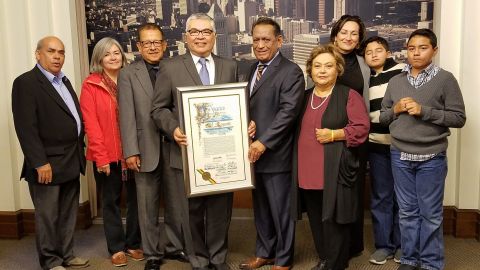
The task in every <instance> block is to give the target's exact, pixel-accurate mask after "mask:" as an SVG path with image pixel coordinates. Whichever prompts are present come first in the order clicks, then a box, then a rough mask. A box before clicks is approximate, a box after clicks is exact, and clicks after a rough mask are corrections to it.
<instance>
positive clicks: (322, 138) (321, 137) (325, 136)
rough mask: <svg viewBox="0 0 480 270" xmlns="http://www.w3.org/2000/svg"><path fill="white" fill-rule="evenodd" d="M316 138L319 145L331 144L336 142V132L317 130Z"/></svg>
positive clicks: (327, 129)
mask: <svg viewBox="0 0 480 270" xmlns="http://www.w3.org/2000/svg"><path fill="white" fill-rule="evenodd" d="M315 137H316V138H317V141H318V142H319V143H330V142H333V141H335V131H334V130H332V129H329V128H321V129H320V128H316V129H315Z"/></svg>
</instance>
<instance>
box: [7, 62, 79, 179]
mask: <svg viewBox="0 0 480 270" xmlns="http://www.w3.org/2000/svg"><path fill="white" fill-rule="evenodd" d="M64 84H65V86H66V87H67V88H68V91H69V92H70V94H71V95H72V98H73V100H74V102H75V106H76V108H77V112H78V114H79V115H80V120H81V121H82V115H81V111H80V106H79V103H78V98H77V95H76V94H75V92H74V91H73V87H72V85H71V83H70V81H68V79H66V77H65V79H64ZM12 112H13V121H14V124H15V130H16V132H17V137H18V140H19V141H20V146H21V147H22V151H23V154H24V156H25V160H24V163H23V168H22V173H21V176H20V177H21V178H25V179H26V180H27V181H29V182H37V180H38V179H37V178H38V176H37V171H36V169H35V168H37V167H40V166H42V165H45V164H47V163H50V165H51V167H52V171H53V178H52V183H51V184H60V183H64V182H67V181H71V180H75V179H77V178H78V176H79V175H80V173H82V174H84V173H85V154H84V147H85V144H84V141H83V137H84V128H83V121H82V128H81V131H80V135H78V134H77V123H76V121H75V118H74V117H73V115H72V114H71V112H70V110H69V109H68V107H67V105H66V104H65V102H64V101H63V99H62V97H60V95H59V94H58V93H57V91H56V90H55V88H54V87H53V86H52V84H51V83H50V82H49V81H48V79H47V77H45V75H43V73H42V72H41V71H40V69H39V68H38V67H37V66H35V67H34V68H33V69H32V70H30V71H28V72H26V73H24V74H22V75H20V76H19V77H17V78H16V79H15V81H14V82H13V88H12Z"/></svg>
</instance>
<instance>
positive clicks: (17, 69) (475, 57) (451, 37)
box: [0, 0, 480, 211]
mask: <svg viewBox="0 0 480 270" xmlns="http://www.w3.org/2000/svg"><path fill="white" fill-rule="evenodd" d="M80 2H81V1H80V0H77V1H76V0H15V1H13V0H0V36H1V37H2V38H3V41H2V42H0V59H2V65H0V67H1V70H0V89H3V91H0V152H1V153H2V154H3V155H2V162H0V172H2V174H1V177H2V178H1V181H2V188H1V189H0V211H15V210H19V209H32V208H33V206H32V203H31V200H30V196H29V194H28V188H27V186H26V184H25V182H24V181H22V182H20V181H18V179H19V172H20V169H21V166H22V162H23V155H22V152H21V150H20V147H19V145H18V141H17V138H16V135H15V130H14V128H13V122H12V116H11V97H10V94H11V88H12V82H13V80H14V79H15V77H17V76H18V75H20V74H21V73H23V72H25V71H27V70H29V69H31V68H32V67H33V66H34V64H35V58H34V49H35V46H36V42H37V40H38V39H40V38H42V37H43V36H46V35H56V36H58V37H59V38H60V39H62V40H63V42H64V43H65V47H66V60H65V65H64V67H63V70H64V72H65V73H66V74H67V76H68V77H69V79H70V80H71V81H72V82H74V87H75V89H76V90H77V92H78V91H79V90H80V86H81V81H82V79H83V76H82V74H84V70H85V67H84V66H81V65H80V62H81V60H83V59H82V58H84V57H85V56H84V53H85V46H79V43H81V42H79V37H78V31H77V29H78V26H79V25H78V23H77V12H76V10H75V8H76V5H78V6H80V7H81V5H80V4H79V3H80ZM77 9H78V8H77ZM80 9H81V8H80ZM77 11H81V10H77ZM81 16H82V15H80V16H79V18H81ZM434 21H435V24H434V30H435V32H436V33H437V35H438V37H439V53H438V55H437V57H436V62H437V64H439V65H440V66H441V67H442V68H444V69H446V70H448V71H450V72H452V73H453V74H454V75H455V77H456V78H457V79H458V81H459V84H460V87H461V88H462V93H463V95H464V99H465V104H466V108H467V124H466V126H465V127H464V128H463V129H461V130H452V136H451V137H450V139H449V141H450V146H449V150H448V159H449V174H448V177H447V183H446V188H445V205H452V206H456V207H458V208H460V209H480V184H479V179H480V158H479V154H478V153H480V146H479V145H480V143H479V142H477V140H476V139H475V138H476V137H478V134H480V104H477V103H478V102H479V101H480V73H479V71H478V70H479V69H478V67H477V66H478V63H480V53H479V51H478V48H479V44H480V34H479V33H478V29H477V28H478V25H480V1H478V0H458V1H453V0H436V1H435V20H434ZM80 26H82V25H80ZM83 27H84V26H83ZM80 196H81V199H80V201H81V202H84V201H86V200H87V199H88V195H87V194H86V185H85V182H84V181H82V192H81V195H80Z"/></svg>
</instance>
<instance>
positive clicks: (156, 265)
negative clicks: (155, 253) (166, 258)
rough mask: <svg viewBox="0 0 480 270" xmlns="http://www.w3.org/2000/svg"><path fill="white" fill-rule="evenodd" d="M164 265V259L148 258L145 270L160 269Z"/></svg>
mask: <svg viewBox="0 0 480 270" xmlns="http://www.w3.org/2000/svg"><path fill="white" fill-rule="evenodd" d="M160 265H162V260H155V259H154V260H147V263H146V264H145V268H143V269H144V270H159V269H160Z"/></svg>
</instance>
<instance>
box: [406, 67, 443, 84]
mask: <svg viewBox="0 0 480 270" xmlns="http://www.w3.org/2000/svg"><path fill="white" fill-rule="evenodd" d="M439 70H440V68H439V67H438V66H436V65H435V64H434V63H430V65H428V67H426V68H425V69H424V70H422V71H420V73H418V75H417V77H413V76H412V65H410V64H408V65H406V66H405V67H404V68H403V69H402V71H403V72H405V71H406V72H407V79H408V82H409V83H410V84H411V85H412V86H413V87H415V88H419V87H420V86H422V85H424V84H426V83H427V82H429V81H430V80H431V79H432V78H433V77H435V75H437V73H438V71H439Z"/></svg>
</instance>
